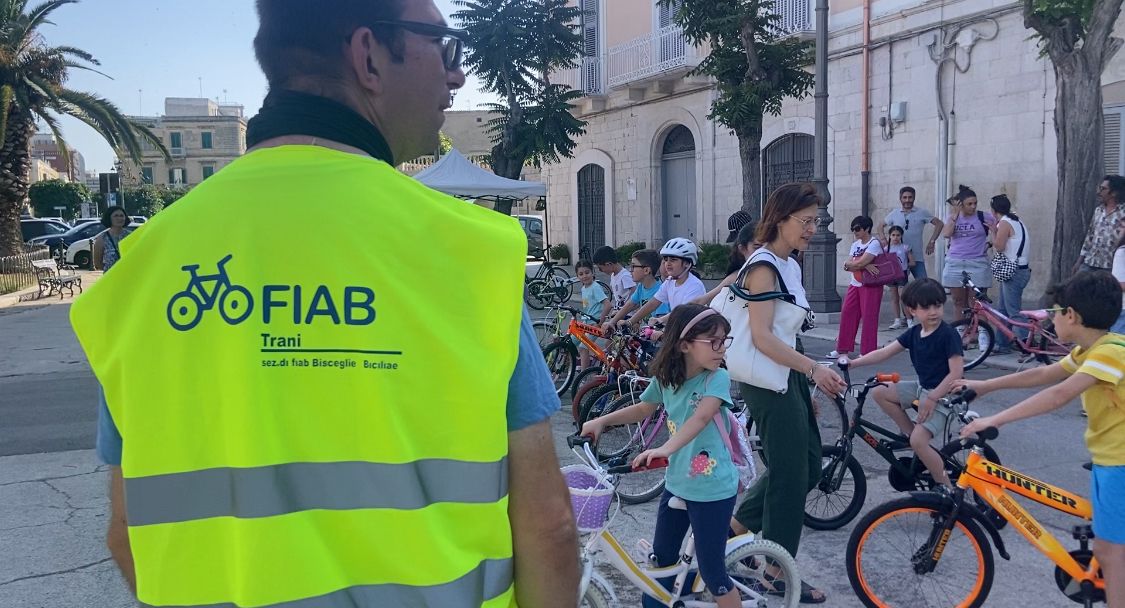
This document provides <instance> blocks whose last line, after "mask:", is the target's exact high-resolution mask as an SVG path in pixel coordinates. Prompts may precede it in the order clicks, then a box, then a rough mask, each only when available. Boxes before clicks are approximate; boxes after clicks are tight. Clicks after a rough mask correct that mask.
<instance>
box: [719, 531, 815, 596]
mask: <svg viewBox="0 0 1125 608" xmlns="http://www.w3.org/2000/svg"><path fill="white" fill-rule="evenodd" d="M726 567H727V576H729V577H731V579H733V580H734V586H735V587H736V588H737V589H738V592H739V593H740V594H742V602H743V605H746V602H747V601H748V600H749V601H750V602H751V604H752V605H754V606H768V607H769V608H796V606H797V605H798V604H799V603H800V601H801V576H800V574H799V571H798V570H797V563H796V561H794V560H793V556H791V555H789V552H788V551H786V550H785V549H784V548H782V546H781V545H779V544H777V543H775V542H773V541H769V540H755V541H753V542H750V543H747V544H745V545H742V546H741V547H738V548H736V549H734V550H731V551H729V552H728V553H727V556H726ZM770 590H775V591H774V593H772V594H771V593H770V592H769V591H770ZM704 596H705V597H706V598H707V599H709V600H711V601H714V598H713V596H711V594H710V593H704ZM754 602H757V603H756V604H755V603H754Z"/></svg>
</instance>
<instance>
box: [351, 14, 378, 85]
mask: <svg viewBox="0 0 1125 608" xmlns="http://www.w3.org/2000/svg"><path fill="white" fill-rule="evenodd" d="M345 53H346V56H347V59H348V64H349V66H350V67H351V70H352V73H353V74H354V75H355V78H356V81H357V82H358V83H359V85H360V86H361V87H363V88H364V89H367V90H369V91H372V92H374V93H379V92H381V91H382V89H383V79H382V77H381V76H380V72H379V67H378V66H379V65H380V63H381V60H382V58H383V57H385V56H386V54H387V48H386V47H384V46H383V45H381V44H379V42H378V41H377V40H375V35H374V34H372V33H371V30H370V29H368V28H365V27H361V28H358V29H356V31H355V32H354V33H353V34H352V36H351V38H350V39H349V40H348V43H347V48H346V49H345Z"/></svg>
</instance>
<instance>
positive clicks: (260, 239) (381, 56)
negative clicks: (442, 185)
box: [71, 0, 578, 608]
mask: <svg viewBox="0 0 1125 608" xmlns="http://www.w3.org/2000/svg"><path fill="white" fill-rule="evenodd" d="M257 4H258V13H259V17H260V21H261V23H260V29H259V32H258V35H257V37H256V38H255V41H254V48H255V51H256V54H257V57H258V60H259V63H260V64H261V65H262V68H263V71H264V72H265V74H266V78H267V80H268V81H269V85H270V93H269V95H268V96H267V98H266V101H265V103H264V104H263V108H262V111H261V113H260V114H259V115H258V116H256V117H255V118H254V119H253V120H251V121H250V124H249V129H248V134H247V139H248V144H249V145H250V151H249V153H248V154H247V155H246V156H245V157H243V158H240V159H238V160H236V161H235V162H234V163H232V164H231V165H230V166H228V167H227V168H225V169H223V170H222V171H220V172H219V173H217V174H215V175H214V176H213V177H211V178H209V179H208V180H207V181H206V182H204V183H202V184H200V185H198V186H196V187H195V189H194V190H193V191H192V192H191V193H190V194H188V195H187V196H185V197H184V198H183V199H182V200H180V201H179V202H177V203H176V205H175V206H173V207H170V208H169V209H167V210H165V211H163V212H162V213H160V214H159V215H157V216H156V217H154V218H153V219H152V220H151V221H150V222H149V223H147V224H146V225H145V226H144V228H142V229H141V230H138V231H137V232H136V233H134V235H133V236H132V237H131V238H130V239H129V241H126V242H124V243H122V248H123V251H122V257H121V260H120V261H119V262H118V263H117V265H116V266H115V267H114V271H113V273H111V274H109V275H107V276H106V277H105V278H104V279H103V280H102V281H100V282H98V283H97V284H96V285H95V286H94V287H93V288H92V289H90V290H88V292H87V293H86V295H84V296H83V297H82V298H80V299H79V300H78V301H77V302H76V303H75V305H74V307H73V310H72V313H71V319H72V322H73V325H74V328H75V331H76V333H77V334H78V337H79V340H80V341H81V343H82V346H83V348H84V349H85V350H86V353H87V356H88V358H89V360H90V363H91V365H92V367H93V368H94V371H95V373H96V375H97V377H98V380H99V381H100V382H101V384H102V385H103V387H104V391H105V405H103V411H102V412H101V416H100V422H99V438H98V449H99V453H100V455H101V456H102V458H103V459H105V460H106V461H107V462H109V463H110V464H113V465H119V466H114V467H113V468H112V473H111V482H112V483H111V506H112V518H111V519H112V521H111V522H110V529H109V535H108V542H109V545H110V549H111V552H112V554H113V556H114V558H115V559H116V560H117V562H118V564H119V565H120V567H121V570H122V572H123V573H124V575H125V578H126V580H127V581H128V582H129V583H130V585H132V586H134V589H135V592H136V594H137V597H138V599H139V600H140V602H141V603H142V604H144V605H146V606H224V607H225V606H238V607H249V606H254V607H261V606H270V607H286V608H297V607H301V608H304V607H320V606H327V607H348V608H361V607H376V606H378V607H382V606H411V607H413V606H429V607H441V608H461V607H464V608H470V607H473V608H475V607H478V606H486V607H499V606H505V607H506V606H515V605H517V602H518V603H519V605H522V606H525V607H530V608H539V607H543V606H547V607H552V606H566V607H567V608H572V607H573V606H575V605H576V603H577V587H578V564H577V561H578V560H577V555H578V548H577V539H576V534H575V527H574V523H573V520H572V517H571V513H570V504H569V500H568V497H567V493H566V488H565V486H564V484H563V482H562V478H561V475H560V474H559V471H558V462H557V460H556V457H555V453H554V448H553V443H554V442H553V441H552V437H551V433H550V428H549V424H548V422H547V418H548V417H549V416H550V414H551V413H552V412H553V411H555V410H557V409H558V399H557V397H555V395H554V387H553V385H552V384H551V382H550V380H549V378H548V376H547V372H546V368H545V366H544V365H543V362H542V358H541V356H540V355H539V351H538V346H537V342H536V340H535V337H534V335H533V333H532V331H531V328H530V324H529V323H528V321H527V318H526V312H525V311H524V310H523V308H522V304H521V295H520V294H521V290H522V287H523V277H524V266H525V264H524V259H525V255H526V251H527V243H526V240H525V237H524V235H523V232H522V231H521V230H520V227H519V224H517V223H516V222H515V220H513V219H511V218H508V217H504V216H501V215H499V214H497V213H495V212H493V211H490V210H487V209H484V208H481V207H477V206H474V205H470V204H467V203H464V202H462V201H458V200H456V199H453V198H450V197H447V196H445V195H443V194H440V193H437V192H435V191H433V190H429V189H427V188H426V187H424V186H422V185H420V184H419V183H417V182H416V181H414V180H412V179H410V178H408V177H406V176H404V175H402V174H400V173H398V172H397V171H396V170H395V168H394V167H395V165H397V164H398V163H401V162H403V161H406V160H409V159H412V158H415V157H416V156H418V155H420V154H424V153H426V152H427V151H429V150H433V149H434V148H435V147H436V145H437V135H438V129H439V128H440V127H441V125H442V122H443V120H444V117H443V111H444V110H445V109H447V108H448V107H449V103H450V94H451V92H452V91H453V90H455V89H458V88H460V87H461V86H462V85H463V84H464V82H465V75H464V73H463V72H462V70H461V65H460V61H461V39H460V37H461V36H462V33H460V32H458V31H456V30H450V29H448V28H447V27H446V26H445V22H444V20H443V19H442V16H441V14H440V12H439V11H438V9H437V8H436V7H435V6H434V4H433V2H432V0H318V1H317V2H311V1H308V0H258V3H257ZM325 216H331V217H336V218H347V221H346V223H344V224H339V223H333V222H325V221H323V220H322V219H318V217H320V218H323V217H325ZM217 217H221V218H222V220H223V221H221V222H215V218H217ZM467 265H471V266H472V267H474V268H483V269H485V270H484V271H482V272H475V271H474V272H469V271H467V270H466V266H467Z"/></svg>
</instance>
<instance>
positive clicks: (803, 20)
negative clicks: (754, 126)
mask: <svg viewBox="0 0 1125 608" xmlns="http://www.w3.org/2000/svg"><path fill="white" fill-rule="evenodd" d="M815 1H816V0H774V9H775V11H776V13H777V15H778V17H779V19H778V21H777V23H776V27H777V29H778V31H779V33H780V34H781V36H782V37H791V36H796V37H799V38H802V39H811V38H812V37H813V35H814V34H815V22H814V13H813V9H814V2H815ZM710 52H711V51H710V48H709V47H708V46H707V45H706V44H704V45H702V46H695V45H692V44H691V43H690V42H688V40H687V38H685V37H684V31H683V28H681V27H680V26H678V25H670V26H667V27H663V28H660V29H659V30H657V31H655V32H653V33H651V34H648V35H647V36H641V37H640V38H634V39H633V40H630V41H629V42H626V43H624V44H620V45H617V46H613V47H610V48H609V49H608V50H607V51H606V55H605V56H604V57H582V58H581V59H580V60H579V65H578V66H577V67H574V68H570V69H567V70H560V71H558V72H555V73H552V74H551V77H550V80H551V82H552V83H554V84H565V85H567V86H569V87H570V88H572V89H575V90H579V91H582V92H583V93H585V94H586V95H587V96H599V95H605V94H606V93H607V92H608V90H609V89H612V88H621V87H630V86H638V85H643V84H647V83H649V82H653V81H659V80H672V79H676V78H682V77H683V76H685V75H687V74H688V73H689V72H691V70H693V69H695V68H696V67H697V66H698V65H699V64H700V63H701V62H702V61H703V60H704V59H705V58H706V57H707V55H708V54H709V53H710Z"/></svg>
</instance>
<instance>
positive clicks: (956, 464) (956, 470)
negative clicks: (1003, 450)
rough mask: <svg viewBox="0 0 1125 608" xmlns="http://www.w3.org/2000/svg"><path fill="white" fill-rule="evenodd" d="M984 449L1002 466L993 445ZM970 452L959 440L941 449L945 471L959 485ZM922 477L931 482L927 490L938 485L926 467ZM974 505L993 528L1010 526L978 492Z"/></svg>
mask: <svg viewBox="0 0 1125 608" xmlns="http://www.w3.org/2000/svg"><path fill="white" fill-rule="evenodd" d="M982 447H983V450H984V457H985V458H986V459H987V460H990V461H992V462H995V463H996V464H1002V463H1001V462H1000V455H999V454H997V453H996V450H994V449H992V445H991V444H985V445H984V446H982ZM970 451H972V448H968V447H965V446H964V445H962V444H961V442H960V440H957V439H954V440H953V441H950V442H949V443H947V444H945V447H943V448H942V449H941V452H940V453H941V459H942V461H944V462H945V470H946V473H947V474H948V475H949V481H951V482H953V483H957V478H958V477H960V476H961V471H964V470H965V460H967V459H968V457H969V452H970ZM919 466H921V463H919ZM922 475H923V476H924V477H923V478H924V479H925V480H928V481H929V486H928V487H926V488H925V489H927V490H929V489H933V487H934V485H936V484H935V483H934V480H933V477H932V476H931V475H930V473H929V472H928V471H926V469H925V467H924V466H923V467H922ZM973 504H975V505H976V506H977V509H979V510H980V512H981V513H983V514H984V516H985V517H987V518H988V521H989V522H991V523H992V525H993V526H996V529H997V530H1000V529H1003V528H1004V526H1006V525H1008V520H1006V519H1004V517H1003V516H1002V515H1000V514H999V513H997V512H996V510H995V509H993V508H992V505H989V504H988V503H987V502H985V501H984V499H983V498H981V497H980V496H977V494H976V492H974V493H973Z"/></svg>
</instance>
